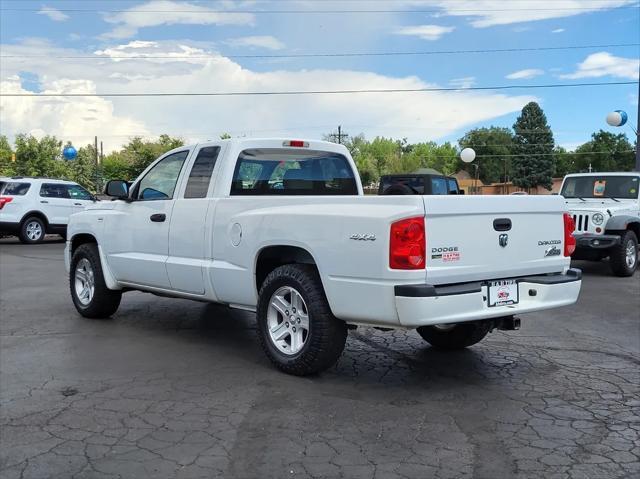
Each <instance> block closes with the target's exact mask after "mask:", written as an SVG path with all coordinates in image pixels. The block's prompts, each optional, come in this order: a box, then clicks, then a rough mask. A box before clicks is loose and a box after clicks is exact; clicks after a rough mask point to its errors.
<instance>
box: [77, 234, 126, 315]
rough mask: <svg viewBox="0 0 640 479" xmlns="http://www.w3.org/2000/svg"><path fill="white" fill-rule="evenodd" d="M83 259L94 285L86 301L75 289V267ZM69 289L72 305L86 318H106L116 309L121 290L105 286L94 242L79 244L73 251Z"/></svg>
mask: <svg viewBox="0 0 640 479" xmlns="http://www.w3.org/2000/svg"><path fill="white" fill-rule="evenodd" d="M85 259H86V260H87V261H88V262H89V265H90V267H91V269H92V272H93V285H94V293H93V297H92V298H90V300H89V301H88V303H83V301H82V300H81V299H80V298H79V296H78V292H77V290H76V269H77V268H78V263H80V262H81V261H82V260H85ZM69 290H70V292H71V299H72V300H73V304H74V306H75V307H76V309H77V310H78V312H79V313H80V314H81V315H82V316H84V317H86V318H101V319H102V318H108V317H109V316H111V315H112V314H114V313H115V312H116V311H117V310H118V306H120V300H121V299H122V292H121V291H114V290H111V289H109V288H107V285H106V284H105V282H104V276H103V273H102V264H101V263H100V255H99V253H98V246H97V245H96V244H95V243H87V244H83V245H80V246H79V247H78V249H76V250H75V251H74V253H73V257H72V258H71V271H70V273H69Z"/></svg>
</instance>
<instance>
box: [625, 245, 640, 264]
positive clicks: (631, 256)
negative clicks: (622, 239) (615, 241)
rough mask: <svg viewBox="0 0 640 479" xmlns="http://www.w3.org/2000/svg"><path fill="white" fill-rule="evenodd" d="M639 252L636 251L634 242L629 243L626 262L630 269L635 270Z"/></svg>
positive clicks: (626, 249)
mask: <svg viewBox="0 0 640 479" xmlns="http://www.w3.org/2000/svg"><path fill="white" fill-rule="evenodd" d="M637 255H638V252H637V251H636V245H635V244H633V241H627V247H626V248H625V260H626V262H627V266H628V267H629V268H633V267H634V266H635V265H636V257H637Z"/></svg>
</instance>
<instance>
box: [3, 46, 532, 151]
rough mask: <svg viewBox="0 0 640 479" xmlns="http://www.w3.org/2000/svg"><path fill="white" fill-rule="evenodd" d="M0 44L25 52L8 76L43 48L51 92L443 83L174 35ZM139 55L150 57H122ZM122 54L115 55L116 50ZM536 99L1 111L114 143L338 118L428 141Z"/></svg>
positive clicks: (446, 95)
mask: <svg viewBox="0 0 640 479" xmlns="http://www.w3.org/2000/svg"><path fill="white" fill-rule="evenodd" d="M2 50H3V54H5V55H11V56H13V55H16V56H18V57H22V58H15V59H11V58H7V59H5V60H7V61H3V75H6V76H7V77H8V76H11V75H15V74H17V73H18V72H20V71H25V63H24V61H23V59H24V57H27V56H29V55H36V54H38V55H41V56H42V57H38V58H29V59H28V65H29V66H28V70H29V71H31V72H33V73H35V74H37V75H38V76H39V78H41V79H42V88H43V89H44V90H45V91H51V92H59V91H71V90H73V91H79V92H93V91H95V92H97V93H98V94H100V93H103V94H104V93H149V92H234V91H235V92H241V91H292V90H298V91H300V90H302V91H304V90H342V89H347V90H349V89H351V90H361V89H416V88H428V87H434V86H437V85H435V84H434V83H430V82H428V81H426V80H423V79H420V78H418V77H415V76H404V77H393V76H388V75H381V74H377V73H372V72H363V71H354V70H339V69H315V70H297V71H291V70H277V71H269V72H261V71H254V70H249V69H246V68H243V67H242V66H241V65H239V64H237V63H235V62H233V61H232V60H230V59H229V58H226V57H223V56H221V55H219V54H218V53H216V52H214V51H211V50H208V49H206V48H203V47H201V46H199V45H194V44H185V43H184V42H182V43H177V42H175V41H165V42H131V43H129V44H127V45H120V46H112V47H110V48H105V49H103V50H100V51H98V52H96V59H95V60H87V59H73V58H70V59H67V60H65V62H60V61H59V60H57V59H56V57H58V56H74V55H78V54H81V52H79V51H78V50H73V49H69V48H66V49H62V48H57V47H54V46H52V45H50V44H47V43H46V42H42V41H31V42H30V43H27V44H22V45H2ZM184 52H187V53H184ZM135 54H138V55H142V56H147V55H150V54H153V55H154V56H153V57H152V58H150V59H147V58H145V59H139V58H136V59H135V60H131V59H130V60H125V59H122V57H123V56H132V55H135ZM116 56H117V57H118V61H115V60H113V59H112V57H116ZM89 62H91V63H89ZM88 65H91V66H92V67H93V68H90V67H88ZM71 78H73V79H74V80H70V79H71ZM458 80H460V79H458ZM463 80H465V81H466V82H469V81H472V80H471V79H469V78H467V79H463ZM10 83H11V82H10ZM2 89H3V91H8V90H9V89H12V91H22V89H21V88H20V85H19V82H16V81H15V80H13V82H12V83H11V85H8V86H7V87H5V86H4V84H3V86H2ZM534 100H536V99H535V98H534V97H532V96H530V95H517V96H516V95H513V96H511V95H508V94H498V93H494V92H489V91H487V92H478V91H463V92H416V93H388V94H375V93H358V94H348V95H299V96H251V97H245V96H233V97H198V98H189V97H145V98H131V97H128V98H118V97H96V98H84V97H77V98H76V97H74V98H64V99H61V100H60V99H57V98H50V99H45V98H13V97H2V98H1V101H2V111H1V112H0V113H1V114H0V120H1V122H2V125H3V132H4V131H6V132H7V134H9V135H12V134H15V133H18V132H21V131H30V130H32V129H34V128H40V129H42V130H44V131H47V132H49V133H53V134H56V135H59V136H60V137H63V138H65V139H66V138H76V137H80V138H89V139H90V138H91V137H92V136H93V135H95V134H96V133H98V134H99V135H101V137H102V138H103V139H104V141H105V147H107V149H108V150H110V149H113V148H117V147H119V146H120V145H121V144H122V143H125V142H126V141H127V136H126V135H136V134H142V135H158V134H160V133H164V132H166V133H169V134H172V135H176V136H182V137H184V138H186V139H187V140H188V141H198V140H204V139H210V138H216V137H217V136H218V135H219V134H220V133H223V132H230V133H232V134H234V135H242V134H246V135H248V136H283V135H295V136H301V137H309V138H319V137H321V135H322V134H323V133H326V132H327V131H330V130H331V129H333V128H335V125H336V124H337V122H338V121H339V122H340V123H341V124H342V125H344V127H345V129H347V130H348V131H349V132H350V133H352V134H357V133H359V132H364V133H365V134H366V135H367V136H368V137H373V136H375V135H386V136H389V135H392V136H395V137H400V138H401V137H407V138H408V139H409V140H410V141H420V140H421V141H424V140H427V139H429V140H437V139H440V138H442V137H445V136H447V135H451V134H453V133H456V132H459V131H460V130H461V129H462V128H465V127H468V126H469V125H471V124H476V123H479V122H485V121H489V120H492V119H494V118H496V117H500V116H502V115H505V114H509V113H513V112H516V111H519V110H520V109H521V108H522V107H523V106H524V105H525V104H526V103H528V102H529V101H534ZM89 109H94V110H96V111H95V112H91V111H89ZM301 112H303V114H302V116H301ZM83 118H85V119H84V120H83ZM86 118H93V119H92V120H87V119H86Z"/></svg>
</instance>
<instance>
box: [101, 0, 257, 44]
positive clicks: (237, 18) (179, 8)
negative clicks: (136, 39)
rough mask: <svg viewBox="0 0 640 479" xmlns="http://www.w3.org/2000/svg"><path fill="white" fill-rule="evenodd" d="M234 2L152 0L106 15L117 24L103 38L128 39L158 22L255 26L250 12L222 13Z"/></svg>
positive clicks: (168, 23)
mask: <svg viewBox="0 0 640 479" xmlns="http://www.w3.org/2000/svg"><path fill="white" fill-rule="evenodd" d="M234 5H235V4H234V2H230V1H227V2H223V3H222V4H221V7H217V8H215V9H214V8H211V6H201V5H194V4H192V3H182V2H174V1H170V0H151V1H149V2H146V3H143V4H140V5H136V6H134V7H131V8H129V9H128V10H126V11H124V12H118V13H109V14H105V16H104V20H105V21H106V22H108V23H112V24H114V25H115V26H114V28H113V30H111V31H110V32H107V33H105V34H104V35H102V37H103V38H129V37H131V36H133V35H135V34H136V33H137V32H138V30H139V29H140V28H146V27H157V26H159V25H175V24H188V25H252V24H253V23H254V21H255V18H254V15H253V14H251V13H232V12H228V13H227V12H222V11H220V8H224V7H227V8H226V9H229V8H233V7H234Z"/></svg>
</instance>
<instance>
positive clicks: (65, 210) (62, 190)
mask: <svg viewBox="0 0 640 479" xmlns="http://www.w3.org/2000/svg"><path fill="white" fill-rule="evenodd" d="M95 201H96V198H95V197H94V196H93V195H92V194H91V193H89V192H88V191H87V190H86V189H84V188H83V187H82V186H80V185H79V184H77V183H74V182H72V181H64V180H56V179H52V178H28V177H22V176H14V177H11V178H6V177H5V178H2V179H0V234H2V235H17V236H18V237H19V238H20V241H22V242H23V243H39V242H41V241H43V240H44V236H45V234H47V233H54V234H59V235H61V236H63V237H66V233H67V224H68V223H69V217H70V216H71V215H72V214H73V213H77V212H78V211H82V210H84V209H85V208H86V207H87V206H88V205H91V204H93V203H94V202H95Z"/></svg>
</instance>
